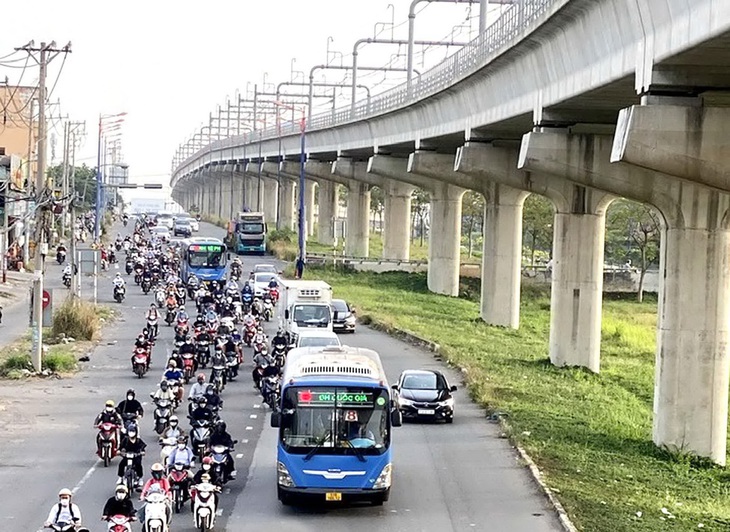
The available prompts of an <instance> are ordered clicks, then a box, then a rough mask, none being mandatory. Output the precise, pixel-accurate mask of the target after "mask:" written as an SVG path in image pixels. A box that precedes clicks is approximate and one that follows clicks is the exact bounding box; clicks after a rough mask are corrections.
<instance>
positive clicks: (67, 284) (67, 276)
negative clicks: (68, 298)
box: [63, 273, 71, 288]
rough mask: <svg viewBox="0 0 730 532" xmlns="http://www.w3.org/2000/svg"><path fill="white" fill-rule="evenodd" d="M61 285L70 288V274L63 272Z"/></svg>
mask: <svg viewBox="0 0 730 532" xmlns="http://www.w3.org/2000/svg"><path fill="white" fill-rule="evenodd" d="M63 286H65V287H66V288H71V274H70V273H64V274H63Z"/></svg>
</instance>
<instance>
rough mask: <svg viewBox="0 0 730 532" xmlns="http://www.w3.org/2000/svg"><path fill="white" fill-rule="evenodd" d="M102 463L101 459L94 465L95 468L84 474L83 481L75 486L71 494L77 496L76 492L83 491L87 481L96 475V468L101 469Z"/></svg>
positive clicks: (92, 467)
mask: <svg viewBox="0 0 730 532" xmlns="http://www.w3.org/2000/svg"><path fill="white" fill-rule="evenodd" d="M100 463H101V459H97V461H96V462H95V463H94V465H93V466H91V467H90V468H89V470H88V471H87V472H86V473H85V474H84V476H83V477H81V480H79V483H78V484H76V485H75V486H74V488H73V489H72V490H71V493H73V494H74V495H76V492H77V491H79V489H81V486H83V485H84V484H86V481H87V480H89V479H90V478H91V475H93V474H94V471H96V468H97V467H99V464H100Z"/></svg>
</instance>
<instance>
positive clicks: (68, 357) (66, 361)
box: [0, 340, 78, 379]
mask: <svg viewBox="0 0 730 532" xmlns="http://www.w3.org/2000/svg"><path fill="white" fill-rule="evenodd" d="M30 350H31V343H30V342H29V341H27V340H21V341H19V342H17V343H16V344H14V345H12V346H10V347H8V348H7V349H6V350H5V351H4V352H3V354H2V356H0V377H4V378H9V379H17V378H20V377H22V376H23V373H22V370H31V371H32V370H33V364H32V363H31V361H30ZM42 365H43V368H44V369H49V370H51V371H53V372H56V373H71V372H73V371H76V370H77V369H78V365H77V356H76V353H75V352H74V349H73V347H71V346H70V344H69V345H61V344H59V345H51V346H49V347H48V351H47V353H46V354H45V355H44V356H43V361H42Z"/></svg>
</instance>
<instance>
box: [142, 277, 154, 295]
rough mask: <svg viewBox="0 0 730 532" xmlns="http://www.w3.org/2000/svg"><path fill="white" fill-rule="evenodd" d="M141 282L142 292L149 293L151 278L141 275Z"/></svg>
mask: <svg viewBox="0 0 730 532" xmlns="http://www.w3.org/2000/svg"><path fill="white" fill-rule="evenodd" d="M141 284H142V292H144V293H145V294H149V293H150V290H151V289H152V279H150V278H149V277H147V276H145V277H142V283H141Z"/></svg>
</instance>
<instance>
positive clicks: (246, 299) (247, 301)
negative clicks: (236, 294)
mask: <svg viewBox="0 0 730 532" xmlns="http://www.w3.org/2000/svg"><path fill="white" fill-rule="evenodd" d="M241 302H242V303H243V313H244V314H246V313H248V311H249V310H251V306H252V303H253V294H252V293H251V292H246V293H243V294H241Z"/></svg>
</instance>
